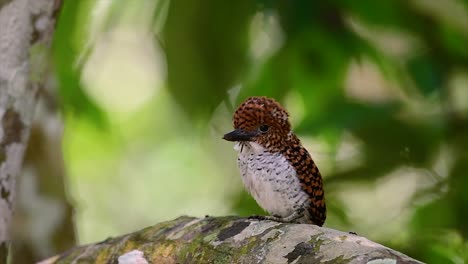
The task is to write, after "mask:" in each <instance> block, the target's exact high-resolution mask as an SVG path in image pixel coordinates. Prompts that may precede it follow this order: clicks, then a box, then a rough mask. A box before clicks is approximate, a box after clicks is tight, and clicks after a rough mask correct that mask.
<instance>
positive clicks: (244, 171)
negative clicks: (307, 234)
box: [235, 142, 308, 217]
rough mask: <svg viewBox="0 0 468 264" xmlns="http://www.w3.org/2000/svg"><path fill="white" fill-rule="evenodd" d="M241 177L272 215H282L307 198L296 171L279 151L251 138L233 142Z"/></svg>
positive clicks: (249, 190) (300, 204)
mask: <svg viewBox="0 0 468 264" xmlns="http://www.w3.org/2000/svg"><path fill="white" fill-rule="evenodd" d="M235 149H236V150H237V151H238V152H239V157H238V160H237V161H238V166H239V169H240V171H241V175H242V181H243V183H244V186H245V187H246V188H247V190H248V192H249V193H250V194H251V195H252V196H253V197H254V198H255V200H256V201H257V203H258V204H259V205H260V206H261V207H262V208H263V209H265V210H266V211H268V212H269V213H270V214H272V215H278V216H282V217H286V216H289V215H291V214H292V213H293V212H294V210H297V208H301V207H304V206H305V204H306V203H307V202H308V196H307V194H306V193H305V192H304V191H302V189H301V187H300V182H299V179H298V178H297V175H296V171H295V170H294V168H293V167H292V166H291V165H290V164H289V162H288V161H287V160H286V158H285V157H284V156H283V155H281V154H280V153H270V152H268V151H266V150H265V148H263V147H262V146H261V145H259V144H257V143H253V142H249V143H237V144H236V146H235Z"/></svg>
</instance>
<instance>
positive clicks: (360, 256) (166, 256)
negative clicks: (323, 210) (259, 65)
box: [41, 216, 421, 264]
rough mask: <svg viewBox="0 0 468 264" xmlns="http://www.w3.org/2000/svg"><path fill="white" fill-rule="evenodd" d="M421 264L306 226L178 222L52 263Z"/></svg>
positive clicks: (49, 263) (187, 219)
mask: <svg viewBox="0 0 468 264" xmlns="http://www.w3.org/2000/svg"><path fill="white" fill-rule="evenodd" d="M117 262H118V263H142V264H143V263H158V264H162V263H356V264H357V263H415V264H416V263H421V262H419V261H417V260H414V259H412V258H410V257H408V256H406V255H403V254H402V253H400V252H397V251H395V250H392V249H390V248H387V247H384V246H382V245H379V244H377V243H375V242H372V241H370V240H368V239H366V238H364V237H361V236H358V235H353V234H349V233H345V232H340V231H337V230H333V229H329V228H324V227H318V226H315V225H304V224H285V223H278V222H273V221H256V220H248V219H245V218H239V217H206V218H202V219H199V218H193V217H187V216H184V217H179V218H177V219H175V220H172V221H168V222H163V223H159V224H156V225H154V226H151V227H148V228H145V229H143V230H140V231H137V232H134V233H131V234H127V235H123V236H120V237H116V238H108V239H106V240H105V241H102V242H99V243H96V244H90V245H85V246H79V247H75V248H72V249H70V250H68V251H66V252H64V253H63V254H60V255H58V256H55V257H52V258H49V259H47V260H44V261H42V262H41V264H52V263H117Z"/></svg>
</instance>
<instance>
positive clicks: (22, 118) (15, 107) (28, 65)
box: [0, 0, 61, 263]
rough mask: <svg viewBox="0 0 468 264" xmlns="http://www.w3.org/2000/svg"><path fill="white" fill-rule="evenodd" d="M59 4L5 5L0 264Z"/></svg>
mask: <svg viewBox="0 0 468 264" xmlns="http://www.w3.org/2000/svg"><path fill="white" fill-rule="evenodd" d="M60 4H61V1H59V0H0V120H1V126H0V263H6V261H7V259H8V255H9V247H10V241H11V230H10V229H11V224H12V218H13V208H14V201H15V182H16V178H17V177H18V175H19V174H20V172H21V164H22V161H23V156H24V153H25V150H26V146H27V142H28V139H29V134H30V129H31V123H32V119H33V116H34V110H35V105H36V100H37V95H38V94H37V92H38V90H39V89H40V87H41V85H42V82H43V80H44V76H43V75H44V74H43V71H44V69H45V66H44V65H45V62H46V61H47V51H48V44H49V43H50V40H51V38H52V33H53V31H54V27H55V18H56V15H57V12H56V11H57V10H58V7H59V6H60Z"/></svg>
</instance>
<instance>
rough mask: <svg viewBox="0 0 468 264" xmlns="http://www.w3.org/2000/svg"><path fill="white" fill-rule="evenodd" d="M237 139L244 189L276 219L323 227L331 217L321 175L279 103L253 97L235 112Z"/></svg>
mask: <svg viewBox="0 0 468 264" xmlns="http://www.w3.org/2000/svg"><path fill="white" fill-rule="evenodd" d="M233 123H234V128H235V130H234V131H232V132H230V133H228V134H226V135H224V139H226V140H229V141H236V142H237V144H236V149H237V150H238V151H239V158H238V165H239V168H240V170H241V174H242V180H243V183H244V185H245V186H246V188H247V190H248V191H249V192H250V194H251V195H252V196H253V197H254V198H255V200H256V201H257V202H258V203H259V204H260V206H261V207H263V208H264V209H265V210H266V211H268V212H269V213H270V214H271V215H272V217H268V219H274V220H278V221H284V222H298V223H313V224H316V225H319V226H322V225H323V223H324V222H325V218H326V206H325V196H324V191H323V186H322V177H321V175H320V171H319V170H318V168H317V166H316V165H315V163H314V161H313V160H312V158H311V157H310V155H309V153H308V152H307V150H306V149H305V148H304V147H303V146H302V145H301V142H300V141H299V139H298V138H297V137H296V135H294V133H293V132H292V131H291V125H290V123H289V120H288V113H287V112H286V110H285V109H284V108H283V107H282V106H281V105H280V104H279V103H278V102H276V101H275V100H273V99H270V98H267V97H250V98H248V99H247V100H245V101H244V102H243V103H242V104H241V105H240V106H239V107H238V108H237V110H236V111H235V113H234V118H233Z"/></svg>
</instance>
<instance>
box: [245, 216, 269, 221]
mask: <svg viewBox="0 0 468 264" xmlns="http://www.w3.org/2000/svg"><path fill="white" fill-rule="evenodd" d="M266 218H267V216H265V215H251V216H249V217H248V219H249V220H259V221H261V220H266Z"/></svg>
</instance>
